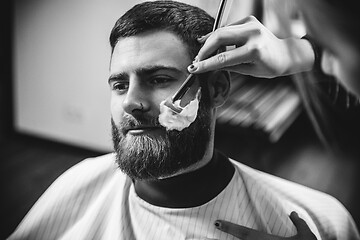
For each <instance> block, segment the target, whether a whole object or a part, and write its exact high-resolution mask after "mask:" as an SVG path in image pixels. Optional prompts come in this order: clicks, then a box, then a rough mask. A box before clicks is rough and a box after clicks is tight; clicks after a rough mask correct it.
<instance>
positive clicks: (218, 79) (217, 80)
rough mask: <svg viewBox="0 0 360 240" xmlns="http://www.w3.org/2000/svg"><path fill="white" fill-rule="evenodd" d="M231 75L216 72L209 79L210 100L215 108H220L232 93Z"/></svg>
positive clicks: (224, 72) (225, 72)
mask: <svg viewBox="0 0 360 240" xmlns="http://www.w3.org/2000/svg"><path fill="white" fill-rule="evenodd" d="M230 82H231V80H230V74H229V72H227V71H215V72H213V73H212V74H211V76H210V78H209V88H210V98H211V99H212V102H213V104H214V107H220V106H221V105H222V104H223V103H224V102H225V101H226V99H227V98H228V96H229V93H230V86H231V84H230Z"/></svg>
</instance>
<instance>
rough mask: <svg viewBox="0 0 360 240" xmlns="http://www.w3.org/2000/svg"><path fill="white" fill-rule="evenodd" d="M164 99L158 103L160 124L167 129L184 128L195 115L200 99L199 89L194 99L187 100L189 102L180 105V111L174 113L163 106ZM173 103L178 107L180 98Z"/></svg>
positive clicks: (193, 119)
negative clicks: (182, 105)
mask: <svg viewBox="0 0 360 240" xmlns="http://www.w3.org/2000/svg"><path fill="white" fill-rule="evenodd" d="M165 101H166V100H164V101H162V102H161V103H160V115H159V122H160V124H161V125H162V126H164V127H165V128H166V130H167V131H169V130H178V131H181V130H183V129H184V128H187V127H189V126H190V124H191V123H192V122H194V121H195V119H196V117H197V112H198V109H199V101H200V89H199V90H198V91H197V93H196V97H195V99H194V100H192V101H191V102H189V104H188V105H186V106H185V107H182V109H183V110H182V111H181V112H180V113H176V112H174V111H173V110H171V109H170V108H168V107H167V106H165ZM174 105H175V106H178V107H180V100H178V101H175V102H174Z"/></svg>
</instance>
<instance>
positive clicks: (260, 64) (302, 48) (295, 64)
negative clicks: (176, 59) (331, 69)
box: [188, 16, 315, 78]
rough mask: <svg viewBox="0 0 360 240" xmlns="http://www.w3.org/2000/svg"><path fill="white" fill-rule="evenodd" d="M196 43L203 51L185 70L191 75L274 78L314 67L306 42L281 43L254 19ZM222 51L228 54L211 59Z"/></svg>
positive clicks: (217, 31)
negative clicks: (212, 72) (222, 72)
mask: <svg viewBox="0 0 360 240" xmlns="http://www.w3.org/2000/svg"><path fill="white" fill-rule="evenodd" d="M198 41H199V42H201V43H203V47H202V48H201V49H200V51H199V53H198V55H197V57H196V61H195V62H194V63H193V64H192V65H190V66H189V68H188V70H189V72H191V73H202V72H207V71H210V70H216V69H225V70H228V71H232V72H237V73H240V74H245V75H251V76H255V77H264V78H273V77H278V76H284V75H289V74H294V73H298V72H303V71H309V70H311V69H312V68H313V66H314V60H315V54H314V51H313V48H312V45H311V44H310V43H309V41H308V40H306V39H301V38H295V37H291V38H286V39H280V38H278V37H276V36H275V35H274V34H273V33H272V32H271V31H270V30H269V29H267V28H266V27H265V26H264V25H263V24H262V23H261V22H260V21H258V20H257V19H256V18H255V17H253V16H250V17H247V18H244V19H242V20H240V21H239V22H236V23H234V24H231V25H229V26H225V27H222V28H219V29H217V30H216V31H215V32H212V33H209V34H207V35H205V36H203V37H201V38H199V39H198ZM223 47H228V48H227V49H228V50H227V51H224V52H221V53H219V54H216V55H212V54H213V53H214V52H216V50H217V49H219V48H223Z"/></svg>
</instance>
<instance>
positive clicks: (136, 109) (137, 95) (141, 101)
mask: <svg viewBox="0 0 360 240" xmlns="http://www.w3.org/2000/svg"><path fill="white" fill-rule="evenodd" d="M146 96H147V94H146V92H145V91H144V89H142V87H141V84H138V83H134V84H130V85H129V89H128V91H127V93H126V97H125V99H124V101H123V108H124V111H125V112H126V113H128V114H131V115H136V114H142V113H144V112H146V111H148V109H149V102H148V101H147V99H146Z"/></svg>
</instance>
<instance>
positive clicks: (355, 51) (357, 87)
mask: <svg viewBox="0 0 360 240" xmlns="http://www.w3.org/2000/svg"><path fill="white" fill-rule="evenodd" d="M297 4H298V6H299V8H300V10H301V12H302V14H303V17H304V20H305V23H306V27H307V31H308V34H309V35H310V36H311V37H312V39H314V41H316V44H318V45H319V46H321V48H322V57H321V68H322V70H323V71H324V72H325V73H327V74H329V75H332V76H334V77H335V78H336V79H337V80H338V81H339V82H341V84H343V85H344V87H345V88H346V89H347V90H348V91H349V92H351V93H353V94H355V95H357V96H358V97H360V80H359V76H360V7H359V3H358V2H357V1H353V0H345V1H332V0H304V1H297Z"/></svg>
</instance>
